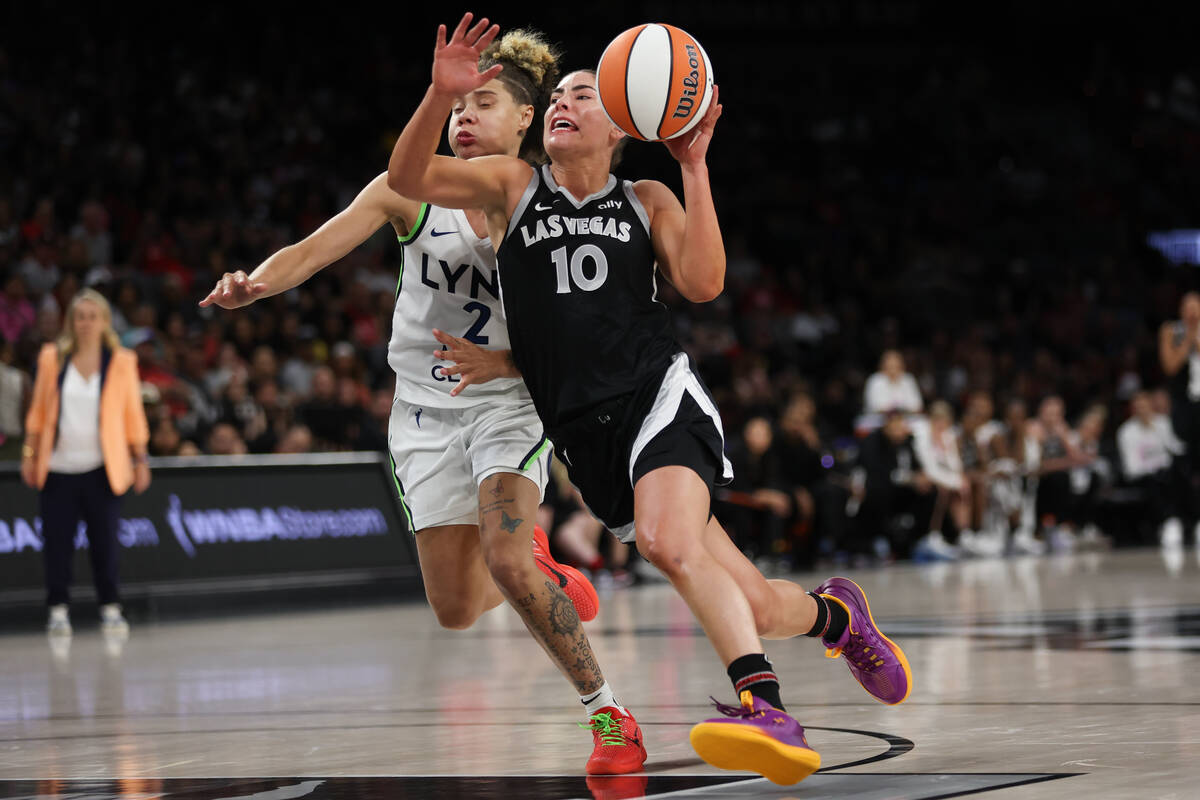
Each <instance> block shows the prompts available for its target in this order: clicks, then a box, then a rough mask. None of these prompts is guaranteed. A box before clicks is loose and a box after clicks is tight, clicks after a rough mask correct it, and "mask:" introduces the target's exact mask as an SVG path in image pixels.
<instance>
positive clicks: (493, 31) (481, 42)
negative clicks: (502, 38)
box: [475, 19, 500, 52]
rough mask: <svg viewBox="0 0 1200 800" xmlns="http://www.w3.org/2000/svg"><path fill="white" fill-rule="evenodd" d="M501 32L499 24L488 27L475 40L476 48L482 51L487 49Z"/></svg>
mask: <svg viewBox="0 0 1200 800" xmlns="http://www.w3.org/2000/svg"><path fill="white" fill-rule="evenodd" d="M484 22H487V20H486V19H485V20H484ZM499 33H500V26H499V25H493V26H492V27H490V28H488V29H487V30H486V31H484V32H483V35H482V36H480V37H479V39H478V40H477V41H476V42H475V49H476V50H479V51H480V52H483V51H484V50H486V49H487V46H488V45H489V44H491V43H492V40H493V39H495V38H496V36H497V35H498V34H499Z"/></svg>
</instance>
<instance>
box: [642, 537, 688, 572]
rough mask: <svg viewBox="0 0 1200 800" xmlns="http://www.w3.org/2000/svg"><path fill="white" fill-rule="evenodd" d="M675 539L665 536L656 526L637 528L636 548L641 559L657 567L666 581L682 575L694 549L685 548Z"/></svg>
mask: <svg viewBox="0 0 1200 800" xmlns="http://www.w3.org/2000/svg"><path fill="white" fill-rule="evenodd" d="M682 544H683V543H681V542H680V541H678V539H676V538H675V537H672V536H669V535H665V534H664V532H663V531H661V530H660V529H659V528H657V526H653V525H647V526H645V527H644V528H643V527H639V528H638V533H637V548H638V552H639V553H641V554H642V557H643V558H645V559H646V560H647V561H649V562H650V563H651V564H653V565H654V566H656V567H658V569H659V571H660V572H662V574H663V575H665V576H666V577H667V578H668V579H672V580H673V579H674V578H675V577H677V576H680V575H682V574H683V573H684V572H685V571H686V570H687V568H688V566H689V565H690V563H691V561H692V557H693V553H691V552H690V550H691V549H694V548H686V547H683V546H682Z"/></svg>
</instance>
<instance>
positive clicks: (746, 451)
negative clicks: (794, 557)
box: [718, 416, 793, 568]
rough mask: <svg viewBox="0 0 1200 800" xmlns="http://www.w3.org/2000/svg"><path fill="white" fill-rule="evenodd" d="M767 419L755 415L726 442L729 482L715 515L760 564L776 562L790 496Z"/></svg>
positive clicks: (789, 511) (788, 515)
mask: <svg viewBox="0 0 1200 800" xmlns="http://www.w3.org/2000/svg"><path fill="white" fill-rule="evenodd" d="M773 439H774V432H773V431H772V428H771V421H770V420H768V419H767V418H766V417H761V416H755V417H751V418H750V419H749V420H747V422H746V424H745V425H744V426H743V427H742V431H741V435H740V436H738V437H737V438H736V439H734V441H732V442H731V443H730V446H729V460H730V463H732V464H733V481H732V482H731V483H730V484H729V487H728V489H729V492H728V494H727V495H726V497H727V498H728V500H727V502H726V503H724V504H722V507H721V510H720V511H719V512H718V515H719V516H720V517H721V519H722V521H723V523H724V525H725V528H726V530H727V531H728V532H729V534H730V535H731V536H732V537H733V538H734V541H735V542H737V544H738V546H739V547H740V548H741V549H742V550H743V551H744V552H745V553H746V554H747V555H749V556H750V557H751V558H752V559H756V560H758V561H759V562H760V564H761V565H762V566H769V567H771V568H774V567H777V566H779V564H778V563H776V562H778V561H779V560H780V558H781V557H782V555H783V552H784V547H785V534H786V533H787V529H788V525H789V522H790V521H791V517H792V513H793V506H792V499H791V497H789V496H788V493H787V491H785V489H784V483H783V478H782V475H781V473H780V468H779V453H778V452H777V451H776V450H773V449H772V447H771V445H772V441H773Z"/></svg>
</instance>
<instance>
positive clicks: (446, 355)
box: [433, 328, 519, 397]
mask: <svg viewBox="0 0 1200 800" xmlns="http://www.w3.org/2000/svg"><path fill="white" fill-rule="evenodd" d="M433 335H434V337H435V338H436V339H437V340H438V341H439V342H441V343H442V347H443V348H444V349H442V350H434V351H433V354H434V355H435V356H437V357H438V358H441V359H444V360H446V361H453V362H454V365H453V366H450V367H442V368H441V370H439V371H440V372H441V373H442V374H443V375H445V376H446V377H447V378H449V377H452V376H454V375H458V376H459V379H458V382H457V384H456V385H455V387H454V388H453V389H451V390H450V396H451V397H457V396H458V393H459V392H461V391H462V390H463V389H465V388H467V387H468V386H470V385H471V384H473V383H487V382H488V381H494V380H495V379H496V378H515V377H519V373H518V372H517V371H516V367H514V366H513V363H512V351H510V350H485V349H483V348H482V347H480V346H479V345H477V344H475V343H474V342H472V341H470V340H469V339H463V338H461V337H458V336H451V335H450V334H448V333H446V332H445V331H439V330H438V329H437V328H434V329H433Z"/></svg>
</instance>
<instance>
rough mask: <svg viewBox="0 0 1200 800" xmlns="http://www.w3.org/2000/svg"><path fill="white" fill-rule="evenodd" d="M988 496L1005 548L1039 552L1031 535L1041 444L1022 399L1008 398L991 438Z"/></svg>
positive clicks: (1022, 552) (1042, 548)
mask: <svg viewBox="0 0 1200 800" xmlns="http://www.w3.org/2000/svg"><path fill="white" fill-rule="evenodd" d="M991 447H992V453H993V454H994V459H993V461H992V470H991V472H992V483H991V488H992V496H991V499H990V500H989V503H990V504H992V506H993V508H995V510H996V516H997V517H998V518H1000V519H1001V520H1002V525H1003V528H1002V529H1003V530H1004V533H1005V535H1006V536H1007V537H1009V538H1008V546H1009V549H1010V550H1011V551H1012V552H1013V553H1014V554H1016V555H1040V554H1042V553H1044V552H1045V549H1046V548H1045V543H1044V542H1043V541H1042V540H1041V539H1038V538H1036V537H1035V535H1034V533H1035V530H1036V500H1035V498H1036V495H1035V491H1036V488H1037V469H1038V462H1039V459H1040V457H1041V447H1040V445H1039V443H1038V441H1037V438H1036V437H1035V436H1034V435H1033V432H1032V431H1031V423H1030V421H1029V415H1028V411H1027V409H1026V406H1025V401H1024V400H1020V399H1014V400H1010V401H1009V402H1008V404H1007V405H1006V406H1005V408H1004V428H1003V430H1001V431H1000V432H999V433H998V434H997V435H995V436H993V437H992V439H991Z"/></svg>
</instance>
